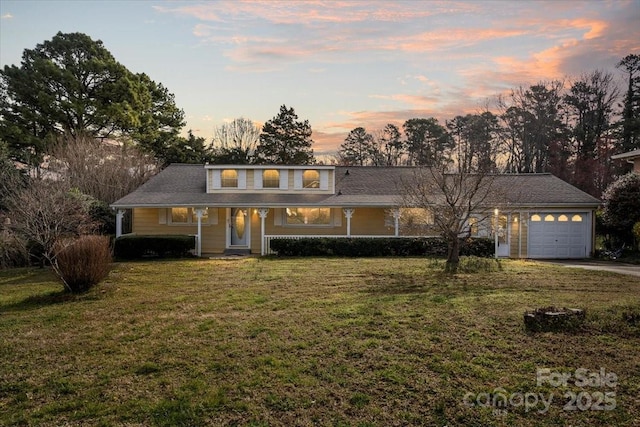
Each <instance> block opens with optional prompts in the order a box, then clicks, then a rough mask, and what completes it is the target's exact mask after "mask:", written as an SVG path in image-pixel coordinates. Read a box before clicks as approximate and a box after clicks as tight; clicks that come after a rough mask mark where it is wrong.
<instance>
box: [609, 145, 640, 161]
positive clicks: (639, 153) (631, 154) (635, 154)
mask: <svg viewBox="0 0 640 427" xmlns="http://www.w3.org/2000/svg"><path fill="white" fill-rule="evenodd" d="M611 158H612V159H613V160H618V159H628V160H633V159H635V158H640V148H638V149H637V150H633V151H627V152H626V153H620V154H614V155H613V156H611Z"/></svg>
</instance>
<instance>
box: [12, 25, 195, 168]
mask: <svg viewBox="0 0 640 427" xmlns="http://www.w3.org/2000/svg"><path fill="white" fill-rule="evenodd" d="M183 118H184V113H183V112H182V111H181V110H179V109H178V108H177V107H176V106H175V102H174V99H173V95H171V94H170V93H169V92H168V91H167V90H166V89H165V88H164V87H162V85H159V84H156V83H154V82H153V81H151V80H150V79H149V78H148V77H147V76H146V75H144V74H141V75H138V74H133V73H132V72H130V71H129V70H127V68H126V67H124V66H123V65H122V64H120V63H119V62H117V61H116V60H115V58H114V57H113V56H112V55H111V53H110V52H109V51H108V50H107V49H106V48H105V47H104V46H103V44H102V42H101V41H100V40H97V41H94V40H92V39H91V38H90V37H89V36H87V35H85V34H82V33H69V34H63V33H60V32H59V33H58V34H56V35H55V36H54V37H53V38H52V39H51V40H48V41H45V42H44V43H42V44H38V45H37V46H36V47H35V49H26V50H25V51H24V52H23V54H22V62H21V64H20V66H19V67H18V66H15V65H11V66H5V67H4V69H3V70H2V71H0V138H3V139H4V140H5V141H6V142H7V143H8V144H9V147H10V149H11V152H12V156H13V158H14V159H16V160H18V161H20V162H22V163H26V164H30V165H32V166H34V167H36V168H37V167H38V165H39V164H40V163H41V162H42V158H43V155H44V154H45V153H46V152H47V150H48V148H49V147H50V146H51V144H53V142H54V141H56V140H57V139H58V138H59V137H60V136H61V135H64V137H65V138H78V139H82V138H86V137H89V138H104V137H112V136H114V135H128V136H131V137H133V138H135V139H137V140H140V141H143V142H144V143H145V144H147V145H148V146H153V141H154V140H155V139H156V138H159V137H160V136H162V134H169V135H176V134H177V132H178V130H179V128H180V127H182V125H183Z"/></svg>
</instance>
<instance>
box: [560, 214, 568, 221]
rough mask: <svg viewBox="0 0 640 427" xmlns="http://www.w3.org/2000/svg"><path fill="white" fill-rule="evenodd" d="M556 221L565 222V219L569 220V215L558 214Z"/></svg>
mask: <svg viewBox="0 0 640 427" xmlns="http://www.w3.org/2000/svg"><path fill="white" fill-rule="evenodd" d="M558 221H560V222H567V221H569V217H568V216H566V215H560V216H559V217H558Z"/></svg>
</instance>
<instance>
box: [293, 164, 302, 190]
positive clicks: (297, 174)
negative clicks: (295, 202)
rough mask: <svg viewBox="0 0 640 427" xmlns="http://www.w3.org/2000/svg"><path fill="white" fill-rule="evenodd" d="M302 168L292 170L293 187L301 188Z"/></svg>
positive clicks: (295, 188)
mask: <svg viewBox="0 0 640 427" xmlns="http://www.w3.org/2000/svg"><path fill="white" fill-rule="evenodd" d="M302 172H303V171H302V169H296V170H294V171H293V189H294V190H302Z"/></svg>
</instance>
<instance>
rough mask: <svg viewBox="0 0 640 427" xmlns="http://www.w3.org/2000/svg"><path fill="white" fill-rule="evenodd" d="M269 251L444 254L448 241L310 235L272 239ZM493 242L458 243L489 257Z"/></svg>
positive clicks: (292, 253) (466, 251)
mask: <svg viewBox="0 0 640 427" xmlns="http://www.w3.org/2000/svg"><path fill="white" fill-rule="evenodd" d="M271 250H273V251H275V252H277V253H278V255H280V256H345V257H384V256H431V257H446V256H447V251H448V245H447V241H446V240H445V239H443V238H442V237H423V238H409V237H388V238H387V237H381V238H348V237H318V238H314V237H309V238H304V239H286V238H279V239H273V240H271ZM493 254H494V243H493V241H492V240H491V239H486V238H468V239H462V240H461V242H460V255H463V256H475V257H491V256H493Z"/></svg>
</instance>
